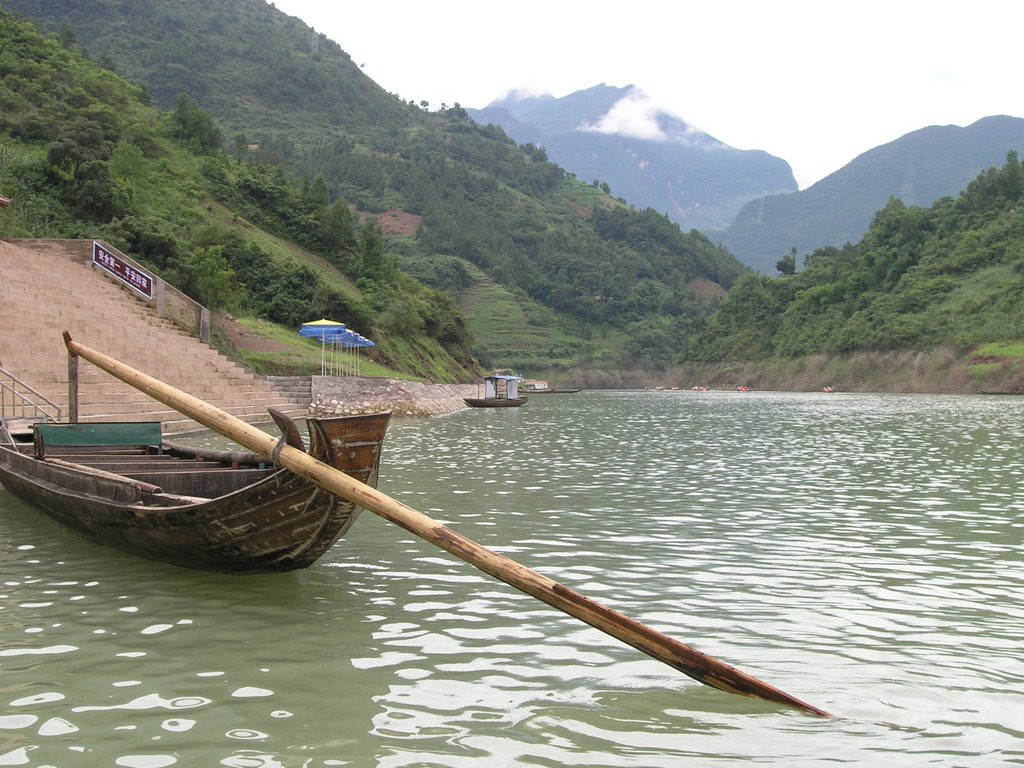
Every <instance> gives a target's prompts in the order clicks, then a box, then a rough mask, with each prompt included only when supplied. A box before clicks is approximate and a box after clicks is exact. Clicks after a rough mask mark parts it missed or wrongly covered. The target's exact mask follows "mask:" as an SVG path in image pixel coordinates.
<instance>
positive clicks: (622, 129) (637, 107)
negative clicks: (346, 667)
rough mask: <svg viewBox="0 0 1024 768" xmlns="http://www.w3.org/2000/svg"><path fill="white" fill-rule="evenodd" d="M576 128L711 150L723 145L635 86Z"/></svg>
mask: <svg viewBox="0 0 1024 768" xmlns="http://www.w3.org/2000/svg"><path fill="white" fill-rule="evenodd" d="M577 130H580V131H590V132H593V133H604V134H609V135H613V136H625V137H627V138H632V139H642V140H644V141H673V142H677V143H680V144H688V145H690V146H697V147H701V148H704V149H708V150H711V149H719V148H721V146H722V145H721V144H720V143H719V142H718V141H717V140H715V139H713V138H711V137H710V136H708V135H707V134H705V133H704V132H703V131H701V130H700V129H699V128H697V127H695V126H692V125H690V124H689V123H687V122H686V121H685V120H684V119H683V118H681V117H679V116H677V115H674V114H673V113H672V110H670V109H667V108H666V107H665V106H664V104H662V103H660V102H659V101H657V100H656V99H654V98H653V97H651V96H650V95H649V94H648V93H646V92H644V91H642V90H641V89H639V88H636V87H634V88H632V89H630V91H629V93H627V94H626V95H625V96H623V97H622V98H621V99H619V100H618V101H617V102H616V103H615V104H614V105H613V106H612V108H611V109H609V110H608V112H607V113H605V115H604V116H602V117H601V119H599V120H598V121H597V122H595V123H583V124H582V125H580V127H579V128H578V129H577Z"/></svg>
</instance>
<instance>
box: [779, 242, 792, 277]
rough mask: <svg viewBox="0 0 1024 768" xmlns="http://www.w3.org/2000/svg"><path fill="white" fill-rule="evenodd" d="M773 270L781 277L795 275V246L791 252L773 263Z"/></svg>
mask: <svg viewBox="0 0 1024 768" xmlns="http://www.w3.org/2000/svg"><path fill="white" fill-rule="evenodd" d="M775 268H776V269H777V270H779V272H780V273H781V274H783V275H793V274H796V246H793V250H791V251H790V252H789V253H788V254H786V255H785V256H783V257H782V258H781V259H779V260H778V261H777V262H775Z"/></svg>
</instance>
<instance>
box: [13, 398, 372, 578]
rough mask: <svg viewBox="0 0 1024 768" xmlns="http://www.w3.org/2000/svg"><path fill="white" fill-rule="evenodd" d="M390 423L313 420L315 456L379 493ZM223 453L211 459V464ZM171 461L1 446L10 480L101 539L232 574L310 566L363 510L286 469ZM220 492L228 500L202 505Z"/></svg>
mask: <svg viewBox="0 0 1024 768" xmlns="http://www.w3.org/2000/svg"><path fill="white" fill-rule="evenodd" d="M389 416H390V414H374V415H371V416H357V417H348V418H341V419H322V420H310V422H309V425H310V427H309V434H310V442H311V446H310V453H311V454H312V455H313V456H314V457H316V458H318V459H320V460H321V461H324V462H325V463H328V464H330V465H331V466H334V467H335V468H337V469H340V470H342V471H344V472H346V473H347V474H349V475H351V476H352V477H355V478H356V479H358V480H360V481H362V482H364V483H367V484H368V485H372V486H375V485H376V481H377V475H378V472H379V466H380V448H381V444H382V442H383V438H384V432H385V431H386V429H387V423H388V418H389ZM216 453H217V452H205V454H204V455H205V456H206V457H207V459H206V460H207V461H209V460H210V458H215V456H214V455H213V454H216ZM227 455H229V456H235V457H237V456H238V454H227ZM163 458H164V459H165V460H164V461H160V462H156V461H152V462H150V463H151V464H153V466H151V467H148V468H147V467H146V464H147V462H146V460H144V459H141V458H136V457H132V456H121V457H120V458H118V459H112V458H109V454H108V458H102V459H94V460H93V464H94V465H95V466H85V465H82V464H79V465H77V466H76V463H77V462H84V461H85V459H84V458H83V457H81V456H77V457H76V456H74V455H69V456H66V457H64V458H56V457H51V456H48V457H47V458H46V459H38V458H35V457H34V456H31V455H27V454H25V453H22V452H20V451H18V450H16V449H13V448H8V447H3V446H0V483H2V484H3V485H4V486H6V487H7V488H8V489H9V490H10V491H11V492H12V493H13V494H15V495H17V496H19V497H20V498H22V499H24V500H25V501H27V502H29V503H31V504H34V505H35V506H38V507H39V508H41V509H42V510H43V511H45V512H46V514H47V515H49V517H51V518H53V519H54V520H56V521H57V522H58V523H60V524H62V525H64V526H65V527H67V528H69V529H71V530H73V531H75V532H76V533H79V534H81V535H82V536H84V537H85V538H87V539H90V540H91V541H94V542H97V543H100V544H105V545H108V546H111V547H115V548H117V549H120V550H123V551H125V552H129V553H132V554H135V555H141V556H143V557H147V558H150V559H153V560H160V561H163V562H167V563H172V564H174V565H179V566H184V567H187V568H197V569H201V570H207V571H218V572H225V573H275V572H282V571H291V570H296V569H300V568H306V567H309V566H310V565H312V564H313V563H314V562H316V560H317V559H319V558H320V557H321V556H322V555H323V554H324V553H325V552H327V550H328V549H330V547H331V546H332V545H333V544H334V543H335V542H336V541H337V540H338V539H339V538H341V537H342V536H344V535H345V533H347V532H348V530H349V529H350V528H351V526H352V524H353V523H354V522H355V520H356V518H357V517H358V515H359V512H360V509H359V507H357V506H355V505H354V504H352V503H350V502H347V501H345V500H344V499H341V498H339V497H337V496H334V495H333V494H330V493H328V492H326V491H324V490H322V489H321V488H319V487H318V486H316V485H315V484H314V483H312V482H310V481H309V480H306V479H305V478H303V477H300V476H299V475H296V474H294V473H292V472H290V471H288V470H285V469H274V468H273V467H266V466H264V467H263V468H260V467H259V466H258V464H257V465H254V466H253V467H251V468H234V467H232V466H231V465H230V464H229V465H228V467H227V468H225V469H223V470H221V469H220V468H211V469H209V470H208V469H206V468H205V467H203V468H201V467H200V466H199V463H197V459H200V458H202V456H193V457H191V458H190V459H189V458H185V459H181V460H178V461H175V460H174V459H173V458H172V459H167V457H163ZM54 459H56V460H54ZM237 463H238V462H237V461H236V462H233V464H235V465H237ZM181 464H183V465H184V468H182V467H181V466H180V465H181ZM190 465H191V466H190ZM98 467H116V468H120V470H121V471H120V472H111V471H109V470H106V469H99V468H98ZM211 492H217V493H218V495H216V496H215V497H213V498H200V497H204V496H206V495H208V494H210V493H211Z"/></svg>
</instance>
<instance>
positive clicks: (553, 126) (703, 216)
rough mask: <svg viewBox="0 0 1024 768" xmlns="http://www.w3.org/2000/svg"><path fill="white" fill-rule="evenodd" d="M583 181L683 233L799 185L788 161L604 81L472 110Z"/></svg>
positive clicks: (724, 220)
mask: <svg viewBox="0 0 1024 768" xmlns="http://www.w3.org/2000/svg"><path fill="white" fill-rule="evenodd" d="M466 111H467V112H468V113H469V115H470V117H472V118H473V119H474V120H475V121H476V122H478V123H480V124H482V125H487V124H491V125H497V126H499V127H501V128H502V130H504V131H505V133H507V134H508V135H509V136H510V137H511V138H513V139H514V140H515V141H516V142H518V143H520V144H527V143H530V144H534V145H536V146H541V147H543V148H544V150H545V151H546V153H547V156H548V158H549V159H550V160H551V161H552V162H554V163H557V164H558V165H560V166H562V167H563V168H566V169H567V170H569V171H571V172H572V173H574V174H575V175H576V176H577V177H578V178H580V179H581V180H583V181H585V182H588V183H589V182H593V181H596V182H598V184H602V183H605V184H607V185H608V186H609V187H610V188H611V192H612V194H613V195H615V196H616V197H619V198H622V199H624V200H626V201H627V202H629V203H630V204H631V205H634V206H636V207H638V208H653V209H654V210H656V211H659V212H661V213H665V214H666V215H667V216H668V217H669V218H670V219H671V220H673V221H675V222H677V223H678V224H679V225H680V226H681V227H683V228H684V229H691V228H694V229H716V228H721V227H725V226H728V224H730V223H731V222H732V221H733V219H734V217H735V216H736V214H737V213H738V212H739V210H740V208H741V207H742V205H743V204H744V203H746V202H747V201H749V200H752V199H754V198H758V197H761V196H763V195H766V194H771V193H779V192H793V191H795V190H796V189H797V184H796V181H795V180H794V178H793V172H792V169H791V168H790V167H789V164H788V163H786V161H784V160H781V159H780V158H777V157H773V156H772V155H769V154H768V153H766V152H762V151H759V150H738V149H734V148H732V147H730V146H728V145H726V144H723V143H722V142H720V141H718V140H717V139H715V138H713V137H712V136H709V135H708V134H706V133H703V132H701V131H699V130H697V129H696V128H694V127H693V126H690V125H687V124H686V123H685V122H683V121H682V120H680V119H679V118H677V117H673V116H672V115H669V114H666V113H665V112H664V111H662V110H660V109H659V108H658V107H657V105H655V104H654V103H652V102H651V101H650V99H649V98H648V97H647V96H646V95H645V94H644V93H643V92H642V91H641V90H640V89H639V88H636V87H635V86H632V85H629V86H626V87H624V88H616V87H613V86H609V85H605V84H601V85H597V86H594V87H593V88H588V89H586V90H583V91H577V92H576V93H571V94H569V95H568V96H563V97H561V98H555V97H553V96H540V97H522V96H520V95H516V94H512V95H509V96H507V97H505V98H503V99H499V100H497V101H494V102H492V103H491V104H490V105H488V106H487V107H486V108H484V109H479V110H474V109H469V110H466Z"/></svg>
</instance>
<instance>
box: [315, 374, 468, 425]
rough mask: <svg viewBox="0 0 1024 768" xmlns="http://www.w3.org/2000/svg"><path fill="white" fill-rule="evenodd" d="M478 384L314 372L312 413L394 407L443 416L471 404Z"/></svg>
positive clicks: (323, 414) (404, 412)
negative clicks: (468, 401) (427, 381)
mask: <svg viewBox="0 0 1024 768" xmlns="http://www.w3.org/2000/svg"><path fill="white" fill-rule="evenodd" d="M476 396H477V386H476V385H475V384H421V383H419V382H415V381H402V380H400V379H375V378H362V377H358V376H348V377H343V378H335V377H328V376H314V377H313V381H312V402H311V403H310V406H309V413H310V415H311V416H321V417H330V416H355V415H358V414H363V413H379V412H380V411H391V412H392V413H393V414H394V415H395V416H408V417H422V416H443V415H444V414H447V413H453V412H454V411H459V410H462V409H463V408H468V407H469V406H467V405H466V403H465V402H464V400H463V398H465V397H476Z"/></svg>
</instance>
